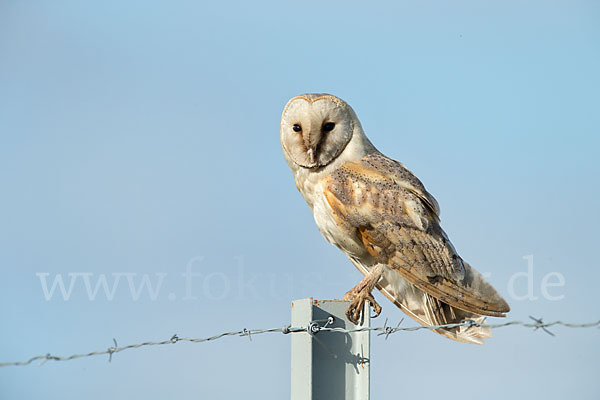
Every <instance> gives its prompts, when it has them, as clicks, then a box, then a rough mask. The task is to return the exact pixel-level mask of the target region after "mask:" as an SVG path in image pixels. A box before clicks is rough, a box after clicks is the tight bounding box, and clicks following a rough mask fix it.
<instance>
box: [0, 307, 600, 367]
mask: <svg viewBox="0 0 600 400" xmlns="http://www.w3.org/2000/svg"><path fill="white" fill-rule="evenodd" d="M529 318H531V319H532V320H533V321H534V322H533V323H531V322H523V321H508V322H503V323H499V324H485V325H484V321H485V320H484V321H482V322H476V321H473V320H465V321H462V322H460V323H454V324H445V325H431V326H424V325H419V326H408V327H400V324H402V322H403V321H404V318H402V319H401V320H400V322H398V325H396V327H395V328H392V327H391V326H388V325H387V319H386V320H385V323H384V325H383V326H382V327H376V328H370V327H361V328H354V329H344V328H334V327H330V326H329V325H333V322H334V319H333V318H331V317H330V318H327V319H326V320H322V321H311V322H310V323H309V325H308V326H306V327H301V326H299V327H293V326H291V325H286V326H284V327H283V328H270V329H246V328H244V329H242V330H241V331H235V332H223V333H219V334H217V335H214V336H210V337H205V338H189V337H179V336H178V335H177V334H175V335H173V336H171V338H170V339H168V340H163V341H160V342H142V343H136V344H129V345H127V346H122V347H119V345H118V344H117V340H116V339H115V338H113V344H114V346H111V347H109V348H108V349H106V350H100V351H92V352H90V353H81V354H73V355H70V356H67V357H59V356H53V355H51V354H50V353H46V354H45V355H39V356H35V357H32V358H30V359H29V360H25V361H15V362H0V367H14V366H22V365H29V364H31V363H33V362H35V361H39V362H38V365H40V366H41V365H44V364H45V363H46V362H47V361H48V360H52V361H70V360H75V359H77V358H84V357H93V356H99V355H108V361H109V362H111V361H112V356H113V354H114V353H118V352H121V351H124V350H130V349H137V348H140V347H148V346H161V345H167V344H176V343H179V342H190V343H203V342H210V341H213V340H217V339H221V338H224V337H226V336H248V339H250V341H252V335H259V334H263V333H274V332H279V333H283V334H289V333H300V332H305V333H307V332H308V333H309V334H311V335H313V337H314V338H315V339H317V337H316V336H314V334H315V333H316V332H337V333H353V332H364V331H374V332H378V334H377V335H378V336H381V335H385V339H387V338H388V337H389V336H390V335H391V334H392V333H397V332H413V331H419V330H422V329H427V330H432V331H434V330H438V329H452V328H457V327H461V326H464V327H466V328H467V329H469V328H471V327H474V326H485V327H486V328H490V329H497V328H503V327H507V326H513V325H516V326H522V327H524V328H533V330H534V331H535V330H538V329H542V330H543V331H544V332H546V333H547V334H549V335H551V336H555V334H554V333H552V332H550V331H549V330H548V329H547V328H549V327H552V326H563V327H565V328H600V320H598V321H593V322H587V323H582V324H574V323H568V322H563V321H554V322H544V321H543V320H542V318H535V317H532V316H529ZM318 322H324V325H323V326H321V325H319V323H318ZM334 357H335V354H334Z"/></svg>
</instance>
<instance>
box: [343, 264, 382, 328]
mask: <svg viewBox="0 0 600 400" xmlns="http://www.w3.org/2000/svg"><path fill="white" fill-rule="evenodd" d="M383 267H384V266H383V265H382V264H379V265H377V266H376V267H375V268H373V269H372V270H371V271H370V272H369V273H368V274H367V275H366V276H365V277H364V278H363V279H362V280H361V281H360V282H358V285H356V286H355V287H353V288H352V289H351V290H350V291H349V292H347V293H346V294H345V295H344V300H350V301H351V303H350V306H349V307H348V309H346V317H348V319H349V320H350V321H352V322H353V323H355V324H358V321H359V320H360V317H361V316H362V312H363V309H364V304H365V302H366V301H369V303H370V304H371V306H372V307H373V311H374V312H375V317H377V316H379V314H381V306H380V305H379V304H378V303H377V302H376V301H375V299H374V298H373V294H372V292H373V289H374V288H375V285H377V282H379V279H381V275H383Z"/></svg>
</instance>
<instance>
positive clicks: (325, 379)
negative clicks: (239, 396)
mask: <svg viewBox="0 0 600 400" xmlns="http://www.w3.org/2000/svg"><path fill="white" fill-rule="evenodd" d="M349 305H350V302H348V301H344V300H313V299H312V298H308V299H302V300H295V301H293V302H292V326H293V327H309V328H313V329H312V331H313V332H314V333H308V332H299V333H294V334H292V335H290V336H291V338H292V339H291V340H292V381H291V392H292V400H326V399H327V400H343V399H345V400H359V399H360V400H368V399H369V372H370V371H369V370H370V366H369V362H370V332H369V331H363V332H353V333H340V332H327V331H323V330H319V328H320V327H324V326H326V327H327V328H345V329H354V328H358V327H369V326H370V314H369V313H370V307H369V305H368V303H367V304H366V305H365V309H364V312H363V318H362V319H363V320H362V323H361V324H360V325H355V324H353V323H352V322H350V321H349V320H348V319H347V318H346V314H345V312H346V308H347V307H348V306H349ZM330 317H333V319H331V318H330ZM317 327H319V328H317Z"/></svg>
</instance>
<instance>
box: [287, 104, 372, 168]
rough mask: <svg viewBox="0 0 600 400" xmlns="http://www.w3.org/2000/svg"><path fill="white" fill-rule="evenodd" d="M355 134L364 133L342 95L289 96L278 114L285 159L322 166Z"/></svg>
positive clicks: (306, 164) (312, 166)
mask: <svg viewBox="0 0 600 400" xmlns="http://www.w3.org/2000/svg"><path fill="white" fill-rule="evenodd" d="M355 132H357V133H356V134H358V135H361V136H364V134H363V133H362V128H361V127H360V122H359V121H358V118H357V117H356V114H355V113H354V110H352V108H351V107H350V106H349V105H348V104H347V103H346V102H345V101H344V100H342V99H340V98H338V97H336V96H333V95H330V94H321V93H310V94H303V95H300V96H296V97H294V98H292V99H291V100H290V101H289V102H288V103H287V105H286V106H285V109H284V110H283V114H282V116H281V146H282V147H283V151H284V153H285V155H286V158H288V160H291V161H292V162H293V163H295V164H296V165H298V166H300V167H303V168H321V167H324V166H326V165H328V164H330V163H331V162H332V161H333V160H335V159H336V158H337V157H338V156H339V155H340V154H341V153H342V152H343V151H344V149H345V148H346V146H347V145H348V143H350V141H351V140H352V138H353V136H354V135H355Z"/></svg>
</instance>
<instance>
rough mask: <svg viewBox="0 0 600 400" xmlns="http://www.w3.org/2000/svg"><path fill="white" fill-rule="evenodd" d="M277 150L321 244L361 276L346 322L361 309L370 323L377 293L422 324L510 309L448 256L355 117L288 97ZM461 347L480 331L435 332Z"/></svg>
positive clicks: (435, 211)
mask: <svg viewBox="0 0 600 400" xmlns="http://www.w3.org/2000/svg"><path fill="white" fill-rule="evenodd" d="M280 133H281V146H282V149H283V154H284V157H285V160H286V161H287V163H288V165H289V167H290V168H291V170H292V173H293V175H294V180H295V182H296V187H297V188H298V190H299V191H300V193H301V194H302V196H303V197H304V199H305V200H306V202H307V203H308V205H309V207H310V209H311V211H312V213H313V215H314V219H315V222H316V224H317V227H318V228H319V231H320V232H321V233H322V235H323V236H324V237H325V239H327V241H329V242H330V243H332V244H333V245H335V246H336V247H338V248H339V249H340V250H342V251H343V252H344V253H345V254H346V256H348V258H349V259H350V261H351V262H352V263H353V264H354V265H355V266H356V268H358V270H359V271H360V272H362V273H363V274H364V278H363V279H362V280H361V281H360V282H359V283H358V284H357V285H356V286H355V287H354V288H353V289H351V290H350V291H349V292H348V293H346V295H345V299H346V300H349V301H350V302H351V303H350V306H349V307H348V309H347V311H346V315H347V317H348V319H350V320H351V321H353V322H357V321H358V320H359V319H360V318H361V312H362V310H363V306H364V303H365V302H366V301H368V302H369V303H370V304H371V306H372V307H373V309H374V313H375V315H376V316H377V315H379V313H380V312H381V306H380V305H379V304H378V303H377V302H376V301H375V299H374V298H373V295H372V291H373V289H374V288H377V289H379V290H380V291H381V292H382V293H383V294H384V295H385V296H386V297H387V298H388V299H389V300H390V301H392V303H394V304H395V305H396V306H398V307H399V308H400V309H401V310H402V311H404V312H405V313H407V314H408V315H409V316H410V317H412V318H414V319H415V320H416V321H418V322H420V323H421V324H423V325H429V326H431V325H445V324H452V323H459V322H462V321H465V320H473V321H476V322H479V323H482V322H483V320H484V316H494V317H503V316H505V313H507V312H508V311H509V310H510V308H509V306H508V304H507V303H506V301H504V299H503V298H502V297H501V296H500V295H499V294H498V292H496V290H495V289H494V288H493V287H492V286H491V285H490V284H489V283H488V282H487V281H486V280H485V279H484V278H483V277H482V276H481V274H480V273H479V272H477V271H476V270H475V269H474V268H472V267H471V266H470V265H469V264H468V263H467V262H466V261H464V260H463V259H462V258H461V257H460V256H459V255H458V253H457V252H456V249H455V248H454V246H453V245H452V243H451V242H450V240H449V239H448V236H447V235H446V233H445V232H444V231H443V230H442V228H441V227H440V208H439V206H438V203H437V201H436V200H435V198H434V197H433V196H432V195H431V194H430V193H429V192H427V190H425V187H424V186H423V184H422V183H421V181H420V180H419V179H417V177H416V176H415V175H414V174H413V173H412V172H411V171H409V170H408V169H407V168H406V167H405V166H404V165H403V164H402V163H400V162H398V161H394V160H392V159H390V158H388V157H386V156H384V155H383V154H382V153H380V152H379V151H378V150H377V149H376V148H375V147H374V146H373V144H371V142H370V141H369V139H368V138H367V137H366V135H365V133H364V132H363V129H362V127H361V124H360V122H359V120H358V117H357V116H356V114H355V112H354V110H353V109H352V108H351V107H350V106H349V105H348V104H347V103H346V102H344V101H343V100H342V99H340V98H338V97H335V96H333V95H329V94H304V95H300V96H297V97H294V98H292V99H291V100H290V101H289V102H288V103H287V105H286V106H285V109H284V111H283V114H282V117H281V132H280ZM436 332H438V333H440V334H442V335H444V336H446V337H449V338H451V339H455V340H458V341H461V342H467V343H476V344H482V343H483V338H486V337H490V336H491V335H490V330H489V328H486V327H485V326H472V327H470V328H468V327H464V326H459V327H455V328H447V329H438V330H436Z"/></svg>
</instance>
